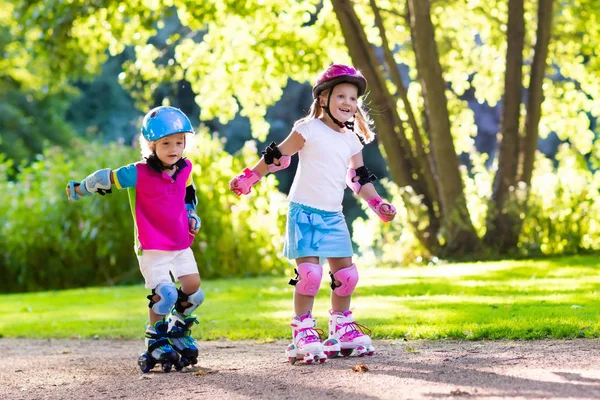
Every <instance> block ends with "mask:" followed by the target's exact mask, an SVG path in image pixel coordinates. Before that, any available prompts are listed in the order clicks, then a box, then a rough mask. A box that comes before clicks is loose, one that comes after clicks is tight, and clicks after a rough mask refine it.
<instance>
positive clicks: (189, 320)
mask: <svg viewBox="0 0 600 400" xmlns="http://www.w3.org/2000/svg"><path fill="white" fill-rule="evenodd" d="M194 323H196V324H197V323H198V320H197V319H196V317H195V316H194V315H189V316H185V315H183V314H180V313H179V312H177V311H176V310H175V309H173V311H171V314H170V315H169V339H170V340H171V344H172V345H173V348H174V349H175V351H177V353H179V354H180V355H181V363H182V364H183V366H184V367H187V366H188V365H196V364H197V363H198V344H197V343H196V341H195V340H194V338H193V337H192V336H191V328H192V326H193V325H194Z"/></svg>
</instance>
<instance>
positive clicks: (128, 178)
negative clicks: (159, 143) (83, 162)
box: [67, 164, 137, 200]
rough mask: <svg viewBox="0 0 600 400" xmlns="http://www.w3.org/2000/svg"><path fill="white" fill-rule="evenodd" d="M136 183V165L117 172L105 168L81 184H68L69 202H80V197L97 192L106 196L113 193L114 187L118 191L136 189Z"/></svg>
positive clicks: (75, 182) (71, 182)
mask: <svg viewBox="0 0 600 400" xmlns="http://www.w3.org/2000/svg"><path fill="white" fill-rule="evenodd" d="M136 182H137V169H136V166H135V164H129V165H126V166H124V167H121V168H118V169H116V170H111V169H110V168H105V169H101V170H98V171H96V172H94V173H92V174H90V175H89V176H88V177H87V178H85V179H84V180H82V181H81V182H78V181H69V183H67V198H68V199H69V200H79V197H80V196H91V195H92V194H94V193H96V192H97V193H100V194H101V195H102V196H104V195H105V194H106V193H112V190H111V187H112V185H115V186H116V187H117V189H124V188H128V187H135V185H136Z"/></svg>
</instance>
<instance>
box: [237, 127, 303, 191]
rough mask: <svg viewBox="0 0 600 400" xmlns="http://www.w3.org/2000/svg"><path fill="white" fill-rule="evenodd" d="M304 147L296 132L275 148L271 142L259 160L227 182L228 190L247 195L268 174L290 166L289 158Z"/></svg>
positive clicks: (300, 137) (300, 136)
mask: <svg viewBox="0 0 600 400" xmlns="http://www.w3.org/2000/svg"><path fill="white" fill-rule="evenodd" d="M303 146H304V138H303V137H302V135H301V134H299V133H298V132H295V131H294V132H292V133H290V134H289V135H288V137H287V138H286V139H285V140H284V141H283V142H282V143H281V144H280V145H279V146H277V145H276V144H275V142H272V143H271V144H270V145H269V146H268V147H267V148H266V149H265V150H264V151H263V152H262V154H263V156H262V157H261V159H260V160H259V161H258V162H257V163H256V164H255V165H254V166H253V167H252V169H249V168H246V169H244V172H243V173H242V174H240V175H238V176H236V177H235V178H233V179H232V180H231V181H230V182H229V189H230V190H231V191H232V192H234V193H235V194H237V195H238V196H239V195H241V194H248V193H250V190H251V188H252V186H253V185H254V184H256V183H257V182H258V181H259V180H260V179H261V178H262V177H263V176H265V175H266V174H268V173H269V172H277V171H279V170H282V169H285V168H287V167H289V165H290V159H291V157H292V156H293V155H294V154H296V153H297V152H298V151H299V150H300V149H301V148H302V147H303Z"/></svg>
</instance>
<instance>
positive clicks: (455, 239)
mask: <svg viewBox="0 0 600 400" xmlns="http://www.w3.org/2000/svg"><path fill="white" fill-rule="evenodd" d="M430 7H431V5H430V2H429V0H408V8H409V12H410V29H411V35H412V43H413V50H414V52H415V56H416V61H417V71H418V74H419V80H420V82H421V87H422V92H423V98H424V103H425V112H426V115H427V123H428V131H429V137H430V145H431V152H430V153H429V155H430V157H433V160H435V162H434V165H435V169H434V171H435V172H436V176H435V177H434V178H435V182H436V185H437V187H438V192H439V198H440V206H441V214H442V226H443V229H444V236H445V240H446V243H445V249H444V253H445V255H448V256H460V255H462V254H465V253H467V252H473V251H477V249H478V248H479V244H480V242H479V238H478V237H477V234H476V233H475V229H474V227H473V224H472V222H471V218H470V216H469V211H468V209H467V204H466V199H465V195H464V190H463V182H462V178H461V176H460V171H459V161H458V156H457V155H456V150H455V148H454V142H453V139H452V135H451V133H450V118H449V115H448V104H447V102H448V100H447V98H446V84H445V82H444V79H443V76H442V68H441V66H440V62H439V56H438V53H437V46H436V42H435V34H434V28H433V24H432V22H431V14H430Z"/></svg>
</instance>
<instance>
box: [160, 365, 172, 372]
mask: <svg viewBox="0 0 600 400" xmlns="http://www.w3.org/2000/svg"><path fill="white" fill-rule="evenodd" d="M171 368H173V365H171V364H163V365H162V371H163V372H165V373H166V372H171Z"/></svg>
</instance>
